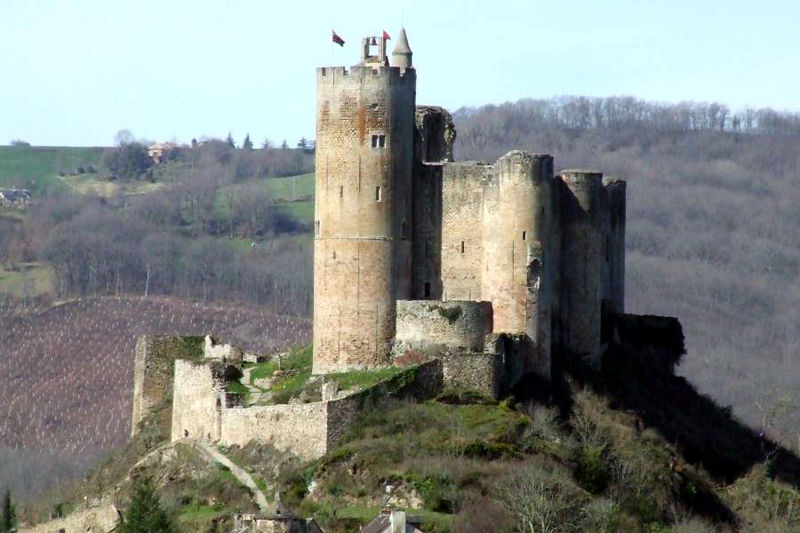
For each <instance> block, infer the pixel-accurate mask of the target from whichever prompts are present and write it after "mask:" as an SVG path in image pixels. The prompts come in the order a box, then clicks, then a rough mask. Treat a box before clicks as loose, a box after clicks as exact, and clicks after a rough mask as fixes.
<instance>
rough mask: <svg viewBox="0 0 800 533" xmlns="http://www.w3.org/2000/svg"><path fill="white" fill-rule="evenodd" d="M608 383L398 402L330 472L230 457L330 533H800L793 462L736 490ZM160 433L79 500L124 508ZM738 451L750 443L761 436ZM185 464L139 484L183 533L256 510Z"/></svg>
mask: <svg viewBox="0 0 800 533" xmlns="http://www.w3.org/2000/svg"><path fill="white" fill-rule="evenodd" d="M617 370H619V369H617ZM623 372H625V370H623ZM631 377H633V376H631V375H628V376H627V378H631ZM674 380H677V381H674ZM670 383H671V385H670ZM679 383H682V381H681V378H671V377H665V378H664V381H663V383H661V385H659V386H666V387H672V386H677V387H678V388H677V389H676V391H677V390H680V389H681V386H680V385H679ZM597 385H599V383H595V384H590V383H588V382H582V381H581V380H580V379H574V380H573V379H570V380H569V382H568V383H567V384H566V385H565V386H564V389H562V390H558V391H555V393H554V395H553V396H554V398H556V401H555V403H552V404H551V403H548V402H544V403H541V402H536V401H533V402H523V403H520V404H516V405H514V404H512V403H511V402H501V403H496V402H491V401H487V400H485V399H481V398H480V397H478V396H476V395H473V394H469V393H467V392H464V391H462V392H460V393H459V392H456V391H448V392H446V393H444V394H442V395H441V396H440V397H439V398H437V399H435V400H430V401H427V402H423V403H414V402H410V401H397V400H395V401H390V402H386V403H384V404H382V405H381V406H380V407H379V408H375V409H372V410H370V411H369V412H367V413H365V415H364V416H363V418H362V419H361V420H360V421H359V422H358V423H357V424H356V425H354V426H353V427H351V428H350V430H349V431H348V432H347V434H346V435H345V437H344V439H343V441H342V442H341V444H340V445H339V447H337V448H336V449H334V450H333V451H331V452H330V453H328V454H327V455H325V456H324V457H322V458H320V459H319V460H316V461H310V462H301V461H299V460H297V459H296V458H293V457H292V456H291V455H289V454H285V453H281V452H278V451H276V450H275V449H274V448H272V447H271V446H270V445H269V444H264V443H257V442H252V443H250V444H248V445H247V446H245V447H243V448H240V447H238V446H232V447H229V448H224V449H222V451H223V453H225V454H226V455H228V456H229V457H230V458H231V459H232V460H233V461H234V462H235V463H236V464H238V465H239V466H241V467H243V468H245V469H246V470H248V471H249V472H250V473H251V475H253V477H254V478H255V479H257V480H258V483H259V485H260V486H261V487H262V490H268V494H272V493H273V491H274V489H276V488H277V489H279V491H280V494H281V501H282V502H283V504H284V505H286V506H288V507H289V508H290V509H291V510H293V511H294V512H297V513H299V514H301V515H303V516H314V518H315V519H316V520H317V522H318V523H320V524H321V525H322V526H323V528H324V529H325V531H327V532H328V533H337V532H349V531H353V532H354V531H358V530H359V529H358V528H359V527H360V526H361V525H363V524H364V523H365V522H367V521H368V520H370V519H371V518H372V517H374V516H375V515H376V514H377V513H378V512H380V510H381V509H382V508H385V507H390V508H400V509H405V510H407V512H408V514H409V515H410V516H413V517H419V518H421V519H422V520H423V521H424V527H423V529H424V531H427V532H429V533H438V532H445V531H452V530H454V529H455V530H457V531H474V532H489V531H492V532H511V531H519V530H525V531H528V530H531V531H539V530H547V531H577V530H580V531H597V532H606V531H607V532H614V531H642V532H648V533H652V532H659V533H661V532H668V531H673V532H676V533H677V532H688V531H693V532H712V531H734V530H735V528H736V527H737V525H738V526H739V527H741V529H742V530H745V531H787V532H788V531H796V530H797V528H798V527H800V492H798V490H797V489H796V486H797V482H798V479H797V478H794V479H790V478H788V477H785V476H781V475H780V474H776V473H775V472H774V471H771V470H774V468H775V465H776V464H780V460H776V459H775V457H776V456H777V455H779V453H778V454H777V455H776V454H775V453H773V454H772V455H771V457H772V459H770V456H769V455H768V456H766V457H765V458H764V460H763V461H757V462H753V463H751V465H750V467H749V468H748V469H747V470H746V471H744V472H742V473H741V474H740V475H739V476H738V477H736V478H735V479H732V480H728V481H725V480H722V479H720V477H719V476H718V475H717V474H718V473H716V474H715V472H713V471H706V470H705V469H704V468H703V461H702V459H701V460H695V461H693V462H690V461H689V460H687V457H686V455H684V453H683V450H682V447H681V446H679V445H676V444H674V443H673V442H672V441H671V439H669V438H668V436H667V435H665V434H663V428H662V427H660V425H659V424H655V425H650V424H649V421H648V420H647V418H648V417H647V414H641V413H637V412H632V411H630V410H623V409H621V408H618V407H615V402H616V401H617V400H616V399H615V394H616V392H617V391H616V390H615V387H617V386H618V385H617V384H615V383H614V382H608V383H607V384H606V385H604V386H608V387H610V389H609V390H608V391H605V392H600V391H599V390H598V388H597ZM637 386H640V385H637ZM642 389H643V390H642V392H645V393H646V392H647V391H646V390H644V389H646V387H643V388H642ZM659 392H661V391H659ZM681 393H682V394H683V395H684V396H687V398H686V400H685V401H686V402H688V403H692V404H699V405H701V406H702V407H700V408H699V411H704V410H706V411H705V412H704V413H697V416H698V417H707V418H709V419H711V420H714V419H718V418H720V417H722V418H724V421H723V422H722V424H721V425H720V424H719V423H718V422H719V421H715V422H713V423H712V427H710V428H709V431H714V432H715V434H718V435H719V437H720V438H721V439H723V440H725V442H726V444H734V445H735V444H737V443H735V442H729V441H727V440H726V439H729V438H731V437H732V435H734V434H735V433H736V432H737V431H740V430H739V429H736V425H737V423H736V421H735V420H733V419H731V418H730V417H729V415H727V414H726V413H725V411H724V409H719V408H718V407H715V406H713V405H705V404H704V402H703V399H702V398H700V397H698V396H697V394H696V392H694V391H693V390H681ZM567 403H568V404H569V405H568V407H565V404H567ZM668 403H669V400H665V401H664V402H663V405H662V406H661V407H662V408H669V406H668V405H667V404H668ZM645 409H646V408H645ZM707 409H710V411H708V410H707ZM677 410H678V411H680V408H678V409H677ZM662 415H663V416H665V417H669V416H670V414H669V413H668V412H663V413H662ZM675 416H684V415H683V414H682V413H680V412H679V413H677V414H676V415H675ZM692 422H693V423H694V422H695V421H694V420H692ZM150 431H151V433H149V434H145V435H142V436H140V437H137V438H136V439H134V441H132V442H131V443H130V444H129V445H128V446H127V447H126V448H125V449H124V450H123V451H121V452H119V453H118V454H116V455H115V456H113V457H110V458H108V459H107V460H106V461H104V462H103V463H102V464H101V465H100V467H99V468H98V469H97V470H96V471H95V473H94V474H92V475H90V476H89V477H88V478H87V481H86V482H85V483H84V484H83V485H82V486H81V488H80V490H78V491H77V492H75V493H73V494H72V495H71V498H70V499H69V501H81V500H82V499H83V497H84V496H89V497H92V496H95V495H98V494H101V493H102V492H103V491H106V490H109V489H110V488H112V487H117V486H120V487H122V488H121V490H120V492H119V494H120V501H121V502H123V506H124V501H125V499H126V494H127V493H126V490H127V484H128V482H127V481H123V482H121V483H120V482H119V479H120V478H121V477H124V476H125V472H127V471H128V469H130V467H131V466H132V465H133V464H135V463H137V462H138V458H139V457H141V456H142V455H143V454H144V453H145V452H147V451H150V450H153V449H155V448H157V447H158V446H159V443H160V442H163V439H164V438H165V435H164V434H161V435H160V436H159V435H158V434H154V432H156V431H157V428H155V427H154V426H151V427H150ZM737 438H739V441H738V444H740V445H742V446H743V447H745V448H746V447H748V446H749V443H748V438H749V437H747V436H746V435H743V434H739V437H737ZM766 445H767V446H769V443H766ZM734 447H735V446H734ZM177 452H178V453H177V454H174V455H166V456H165V455H160V456H159V455H158V454H155V456H153V455H151V458H150V459H149V460H148V461H145V462H144V463H143V464H140V465H139V466H138V467H137V472H142V473H146V474H150V475H154V476H155V477H156V480H157V483H158V485H159V487H160V490H161V497H162V501H164V503H165V505H166V506H167V507H168V509H169V512H170V513H171V514H172V516H174V517H176V519H177V520H178V523H179V526H180V528H181V530H182V531H195V530H199V529H198V528H200V527H208V526H209V525H210V523H211V521H212V520H215V519H216V520H222V521H223V522H225V524H226V525H227V524H230V518H229V517H230V516H231V514H232V513H233V512H234V511H236V510H246V509H249V508H250V507H251V505H252V504H251V503H250V502H249V500H248V497H247V494H246V493H244V492H242V490H241V487H237V486H236V484H235V482H233V480H232V479H231V478H230V476H229V475H227V473H226V472H225V471H224V469H220V468H219V466H217V465H214V464H211V463H208V462H207V461H203V460H202V458H199V457H197V456H196V455H195V454H193V453H192V450H191V449H189V448H186V447H180V448H179V449H178V450H177ZM705 453H707V454H709V455H710V454H713V453H714V450H713V449H708V450H706V452H705ZM165 457H166V458H165ZM791 461H794V462H795V463H797V462H798V460H797V458H796V457H792V459H791ZM783 473H784V474H785V473H788V470H785V471H784V472H783ZM778 478H780V480H778ZM40 507H41V505H40ZM526 520H536V523H537V527H536V528H531V527H528V528H527V529H526V528H525V523H526ZM542 526H544V527H549V528H550V529H544V527H542ZM540 528H541V529H540Z"/></svg>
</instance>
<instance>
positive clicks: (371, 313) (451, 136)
mask: <svg viewBox="0 0 800 533" xmlns="http://www.w3.org/2000/svg"><path fill="white" fill-rule="evenodd" d="M386 45H387V43H386V41H385V40H384V38H383V37H382V36H375V37H367V38H365V39H364V40H363V41H362V47H361V61H360V62H359V63H358V64H356V65H354V66H352V67H351V68H350V69H347V68H345V67H322V68H318V69H317V133H316V138H317V144H316V147H317V154H316V158H317V159H316V192H315V220H314V373H315V374H327V373H333V372H342V371H347V370H352V369H366V368H374V367H380V366H384V365H389V364H392V363H393V361H395V360H396V359H397V358H398V357H403V356H404V355H407V354H409V353H410V352H414V353H417V354H421V355H423V356H429V357H433V356H436V357H439V356H442V355H444V356H445V368H447V367H448V364H447V361H448V360H449V361H451V362H453V364H459V363H458V362H457V361H459V360H458V359H456V357H458V356H459V355H460V356H466V357H470V356H473V357H480V356H483V357H484V359H487V358H488V359H487V361H486V365H485V366H486V368H487V369H489V368H491V367H493V365H495V366H496V364H497V363H496V361H495V362H492V360H496V359H501V360H502V365H503V366H504V367H505V368H504V369H501V370H500V372H499V374H503V373H505V374H506V375H505V377H502V376H500V377H498V380H499V381H498V383H495V386H499V385H501V384H502V383H501V382H503V381H504V382H505V385H510V384H512V383H511V382H513V381H514V379H515V378H514V377H513V376H517V377H518V376H521V375H522V374H524V373H527V372H536V373H537V374H539V375H540V376H542V377H544V378H549V377H550V373H551V363H552V358H553V354H572V355H577V356H580V357H582V358H584V359H585V360H586V361H587V362H588V363H590V364H592V365H594V366H599V361H600V356H601V352H602V347H601V320H602V317H603V315H604V313H609V312H611V313H616V314H621V313H622V312H623V310H624V309H623V308H624V287H625V182H624V181H620V180H615V179H604V178H603V175H602V174H601V173H600V172H596V171H589V170H564V171H561V172H560V173H558V174H555V173H554V171H553V158H552V156H550V155H546V154H529V153H526V152H522V151H512V152H510V153H508V154H506V155H504V156H503V157H501V158H500V159H499V160H498V161H497V162H496V163H494V164H486V163H480V162H454V161H453V142H454V140H455V137H456V132H455V128H454V126H453V123H452V119H451V117H450V114H449V113H448V112H447V111H445V110H444V109H442V108H439V107H430V106H416V71H415V69H414V67H413V63H412V52H411V48H410V47H409V45H408V39H407V36H406V32H405V30H402V31H401V33H400V36H399V38H398V40H397V45H396V46H395V49H394V51H393V52H392V64H391V65H390V63H389V60H388V58H387V56H386ZM437 313H438V316H437ZM447 357H450V359H447ZM509 357H511V358H512V359H513V360H512V361H509V360H508V358H509ZM509 369H511V370H509ZM509 372H510V373H511V374H513V376H511V377H509Z"/></svg>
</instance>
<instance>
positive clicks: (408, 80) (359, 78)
mask: <svg viewBox="0 0 800 533" xmlns="http://www.w3.org/2000/svg"><path fill="white" fill-rule="evenodd" d="M415 80H416V73H415V71H414V69H405V68H400V67H391V66H383V65H381V66H365V65H355V66H353V67H350V68H349V69H348V68H347V67H319V68H317V85H330V86H333V85H338V84H356V85H363V84H372V83H376V82H377V84H380V85H385V84H387V82H388V85H399V86H403V87H406V86H409V85H410V84H413V82H414V81H415Z"/></svg>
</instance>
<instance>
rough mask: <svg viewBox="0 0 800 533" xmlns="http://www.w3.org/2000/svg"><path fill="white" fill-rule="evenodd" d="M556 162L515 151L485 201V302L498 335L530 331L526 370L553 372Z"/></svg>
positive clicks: (500, 165)
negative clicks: (553, 230) (529, 348)
mask: <svg viewBox="0 0 800 533" xmlns="http://www.w3.org/2000/svg"><path fill="white" fill-rule="evenodd" d="M552 191H553V158H552V156H550V155H545V154H529V153H526V152H522V151H517V150H515V151H512V152H509V153H508V154H506V155H504V156H503V157H501V158H500V159H498V160H497V163H496V164H495V173H494V175H493V176H492V179H491V180H489V181H487V182H486V188H485V195H484V201H483V273H482V279H481V286H482V287H481V298H482V299H485V300H489V301H491V302H492V305H493V306H494V331H496V332H500V331H502V332H509V333H527V335H528V337H529V338H530V339H531V341H533V344H534V347H535V350H534V351H533V352H532V353H531V354H530V357H531V360H530V361H528V362H527V363H526V365H527V367H528V368H529V369H531V370H535V371H536V372H537V373H539V374H540V375H542V377H545V378H549V374H550V343H551V339H550V331H551V324H550V309H551V300H552V287H553V276H552V270H553V267H552V259H551V255H552V254H551V249H550V245H551V221H552V218H553V205H552V204H553V202H552V197H553V196H552Z"/></svg>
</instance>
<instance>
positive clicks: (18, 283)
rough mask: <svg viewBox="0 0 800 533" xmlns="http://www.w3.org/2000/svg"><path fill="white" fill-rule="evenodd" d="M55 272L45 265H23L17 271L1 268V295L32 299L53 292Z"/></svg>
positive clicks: (18, 266)
mask: <svg viewBox="0 0 800 533" xmlns="http://www.w3.org/2000/svg"><path fill="white" fill-rule="evenodd" d="M53 282H54V274H53V270H52V269H51V268H50V267H49V266H48V265H47V264H45V263H22V264H20V265H17V267H16V269H15V270H5V269H3V268H2V266H0V295H6V294H10V295H11V296H12V297H13V298H18V299H21V298H32V297H36V296H40V295H42V294H48V293H51V292H52V290H53Z"/></svg>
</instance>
